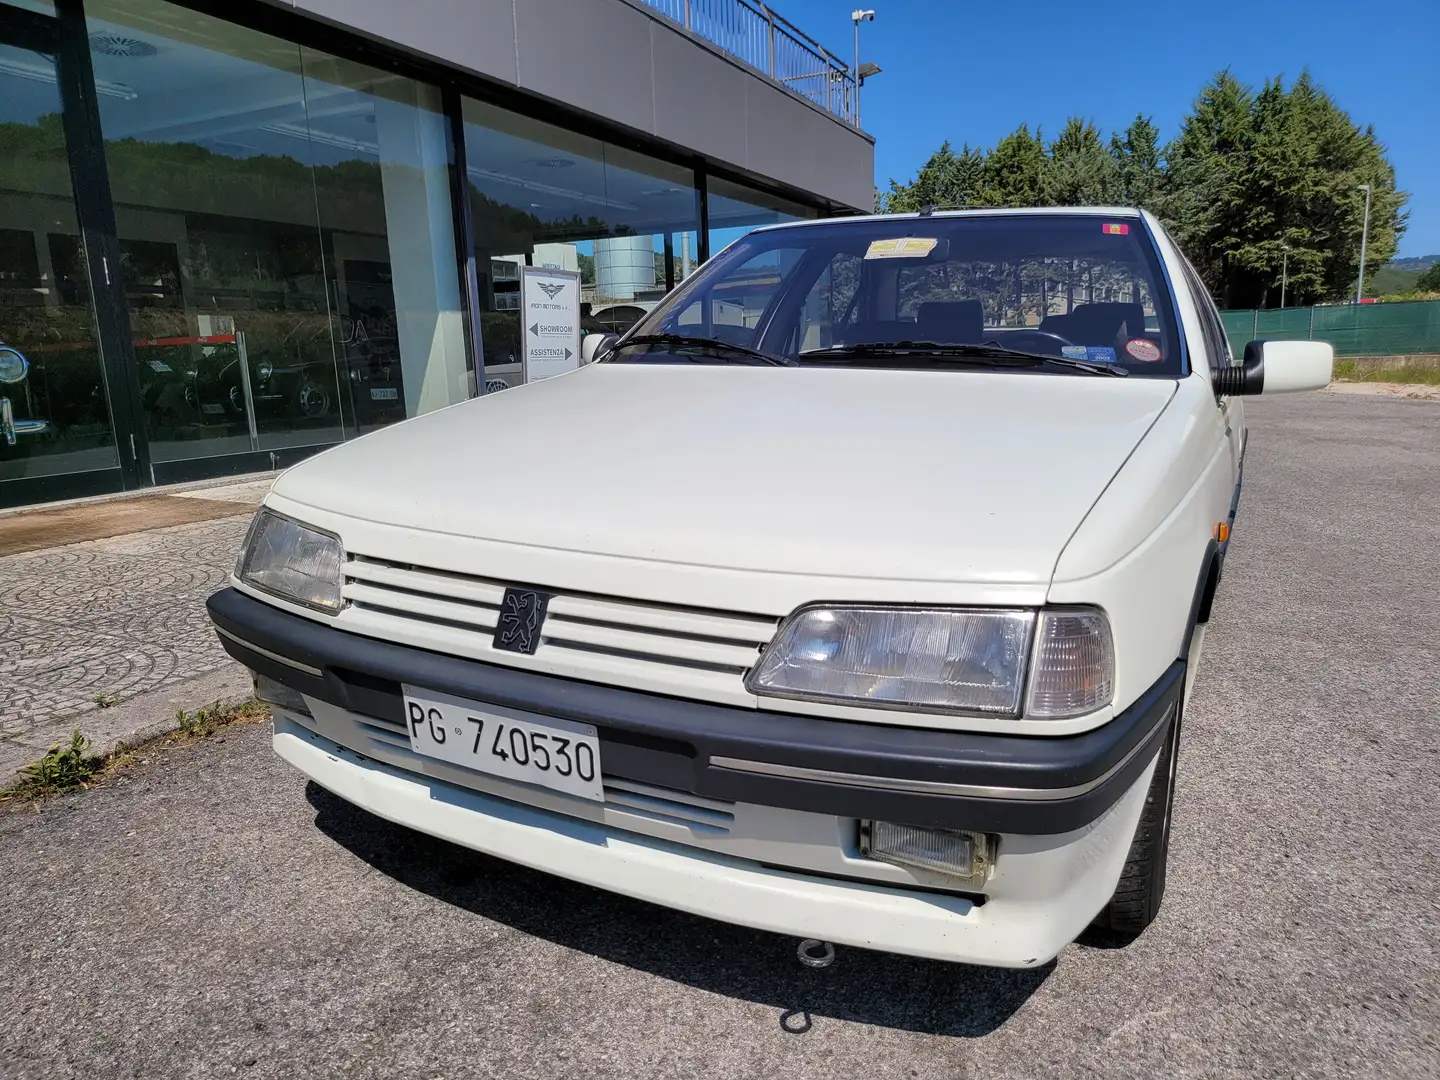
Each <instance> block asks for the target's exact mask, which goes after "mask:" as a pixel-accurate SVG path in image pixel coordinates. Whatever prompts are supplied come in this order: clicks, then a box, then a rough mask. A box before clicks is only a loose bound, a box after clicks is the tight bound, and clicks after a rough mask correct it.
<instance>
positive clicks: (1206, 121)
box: [1163, 70, 1254, 306]
mask: <svg viewBox="0 0 1440 1080" xmlns="http://www.w3.org/2000/svg"><path fill="white" fill-rule="evenodd" d="M1253 102H1254V94H1253V92H1252V91H1251V89H1250V88H1249V87H1248V86H1245V85H1244V84H1243V83H1241V82H1240V81H1239V80H1238V79H1236V78H1235V77H1234V76H1233V75H1231V74H1230V72H1229V71H1228V70H1225V71H1222V72H1220V73H1219V74H1217V75H1216V76H1215V77H1214V78H1213V79H1211V80H1210V82H1209V83H1208V84H1207V85H1206V86H1205V87H1204V88H1202V89H1201V91H1200V95H1199V96H1198V97H1197V98H1196V99H1195V103H1194V105H1193V106H1192V108H1191V112H1190V115H1189V116H1187V117H1186V118H1185V119H1184V121H1182V122H1181V125H1180V134H1179V135H1177V136H1176V137H1175V140H1174V141H1173V142H1172V143H1171V144H1170V145H1169V146H1168V147H1167V148H1166V150H1165V158H1166V161H1167V163H1168V167H1167V169H1166V176H1165V183H1164V185H1163V187H1164V189H1165V211H1166V214H1165V217H1166V224H1167V225H1168V226H1169V227H1170V228H1172V229H1173V230H1174V232H1175V234H1176V239H1177V240H1178V241H1179V243H1180V246H1181V247H1183V248H1184V249H1185V250H1186V252H1187V253H1188V254H1189V256H1190V260H1191V262H1192V263H1193V264H1194V265H1195V268H1196V270H1198V271H1199V272H1200V276H1201V277H1202V278H1203V279H1204V280H1205V283H1206V284H1207V285H1208V286H1209V287H1210V289H1211V291H1212V292H1213V293H1214V294H1215V296H1216V299H1217V300H1220V301H1221V304H1222V306H1228V305H1227V304H1226V301H1227V299H1228V297H1227V296H1226V295H1225V289H1224V284H1225V281H1226V274H1227V272H1228V266H1229V263H1228V254H1227V253H1228V252H1229V250H1230V249H1231V247H1232V246H1233V245H1234V243H1235V241H1236V238H1237V237H1238V235H1239V232H1240V223H1239V220H1238V217H1239V214H1240V211H1241V206H1242V204H1241V196H1240V186H1241V183H1242V180H1243V177H1244V171H1245V162H1246V156H1247V154H1248V153H1249V149H1250V137H1251V125H1250V113H1251V107H1252V105H1253Z"/></svg>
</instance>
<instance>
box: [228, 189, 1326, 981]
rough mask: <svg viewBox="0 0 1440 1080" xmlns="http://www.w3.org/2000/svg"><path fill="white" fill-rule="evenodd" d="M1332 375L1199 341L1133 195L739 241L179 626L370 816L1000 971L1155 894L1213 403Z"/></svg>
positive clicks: (414, 452) (1216, 537)
mask: <svg viewBox="0 0 1440 1080" xmlns="http://www.w3.org/2000/svg"><path fill="white" fill-rule="evenodd" d="M737 307H738V308H739V309H741V310H743V313H744V318H743V319H738V320H737V319H734V318H731V317H729V315H728V314H727V315H726V317H724V318H716V317H715V316H716V313H717V312H722V311H724V312H728V313H731V314H733V311H734V310H735V309H737ZM737 323H738V324H741V325H737ZM592 345H593V343H592ZM1331 363H1332V354H1331V350H1330V348H1329V347H1328V346H1326V345H1322V344H1318V343H1314V342H1252V343H1251V344H1250V345H1249V346H1247V347H1246V349H1245V355H1244V357H1243V359H1239V360H1237V359H1233V358H1232V356H1231V354H1230V352H1229V349H1228V347H1227V345H1226V341H1225V335H1224V332H1223V330H1222V328H1221V324H1220V319H1219V317H1218V315H1217V314H1216V311H1215V308H1214V305H1213V304H1212V303H1211V301H1210V298H1209V297H1208V296H1207V294H1206V291H1205V289H1204V288H1203V286H1202V285H1201V284H1200V282H1199V280H1198V279H1197V277H1196V275H1195V273H1194V271H1193V270H1192V269H1191V267H1190V266H1189V264H1188V263H1187V262H1186V261H1185V258H1184V257H1183V255H1182V254H1181V253H1180V251H1179V250H1177V248H1176V246H1175V245H1174V244H1173V243H1172V242H1171V241H1170V239H1169V238H1168V237H1167V236H1166V234H1165V231H1164V230H1163V229H1162V228H1161V226H1160V224H1159V223H1158V222H1157V221H1156V220H1155V219H1154V218H1152V217H1150V216H1149V215H1146V214H1142V213H1139V212H1137V211H1134V210H1124V209H1103V210H1102V209H1084V210H1074V209H1066V210H1020V211H976V212H964V213H933V214H929V215H925V214H921V215H907V216H882V217H870V218H852V219H844V220H829V221H821V222H802V223H797V224H793V225H782V226H776V227H772V228H765V229H761V230H758V231H756V232H753V233H751V234H749V235H748V236H746V237H744V238H743V239H741V240H740V241H738V242H737V243H735V244H734V245H732V246H731V247H729V248H728V249H726V251H725V252H723V253H722V254H721V255H719V256H717V257H716V258H714V259H713V260H711V262H709V263H708V264H707V265H706V266H704V267H703V268H702V269H701V270H700V271H699V272H697V273H696V274H695V275H694V276H693V277H691V278H690V279H689V280H687V281H686V282H685V283H684V284H683V285H682V286H681V287H679V288H678V289H677V290H676V291H675V292H673V293H672V294H671V295H669V296H668V297H667V298H666V299H665V300H664V301H663V302H662V303H660V304H659V305H658V306H657V307H656V308H655V310H654V311H652V312H651V313H650V314H649V315H648V316H647V317H646V318H645V319H644V320H643V321H642V322H641V323H640V324H638V325H637V326H636V327H635V328H634V329H633V330H632V331H631V332H630V333H629V334H628V335H627V336H626V337H625V338H623V339H621V340H620V341H619V342H618V344H616V343H614V342H609V343H607V347H606V349H604V350H602V351H601V355H600V358H599V361H598V362H596V363H592V364H587V365H586V366H584V367H582V368H580V369H579V370H578V371H575V372H574V373H571V374H567V375H563V376H560V377H557V378H553V379H549V380H546V381H543V382H539V383H536V384H533V385H529V386H525V387H523V388H519V389H515V390H511V391H509V392H507V393H504V394H500V395H495V396H493V397H485V398H481V399H479V400H475V401H470V402H467V403H465V404H462V405H458V406H455V407H453V408H449V409H445V410H442V411H440V412H437V413H433V414H430V415H427V416H423V417H420V418H418V419H415V420H411V421H408V422H406V423H403V424H400V425H398V426H395V427H390V428H386V429H384V430H382V431H379V432H376V433H375V434H372V435H368V436H366V437H365V438H363V439H360V440H358V441H356V442H352V443H347V444H345V445H343V446H340V447H338V448H335V449H333V450H330V451H328V452H327V453H325V454H322V455H321V456H319V457H316V458H313V459H311V460H309V461H307V462H305V463H304V464H302V465H299V466H298V467H296V468H294V469H292V470H290V471H289V472H287V473H285V474H284V475H283V476H282V477H280V479H279V480H278V481H277V482H276V484H275V486H274V489H273V490H272V492H271V493H270V495H269V496H268V497H267V499H266V501H265V506H264V507H263V508H262V510H261V511H260V513H259V514H258V516H257V518H256V520H255V523H254V525H253V527H252V528H251V530H250V534H249V537H248V539H247V541H246V545H245V549H244V551H243V552H242V553H241V556H240V559H239V562H238V564H237V567H236V572H235V576H234V578H233V581H232V587H231V588H229V589H227V590H225V591H222V592H220V593H218V594H216V595H215V596H214V597H212V598H211V600H210V603H209V609H210V613H211V615H212V617H213V619H214V622H215V624H216V626H217V628H218V630H219V632H220V635H221V637H222V638H223V640H224V644H225V647H226V648H227V649H228V650H229V652H230V653H231V654H232V655H233V656H235V657H236V658H237V659H239V660H240V661H242V662H243V663H245V664H246V665H248V666H249V667H250V668H252V669H253V670H254V671H255V673H256V683H257V687H258V690H259V693H260V695H261V696H262V697H263V698H264V699H265V700H267V701H269V702H270V703H271V704H272V705H273V706H274V748H275V751H276V752H277V753H278V754H280V756H281V757H283V758H284V759H285V760H286V761H288V762H290V763H291V764H293V765H294V766H295V767H296V768H298V769H299V770H300V771H301V772H303V773H304V774H305V775H307V776H309V777H311V778H312V779H313V780H314V781H316V782H317V783H319V784H320V785H322V786H324V787H326V788H328V789H329V790H331V791H332V792H334V793H336V794H337V795H339V796H340V797H341V798H343V799H347V800H349V801H350V802H352V803H354V804H356V805H357V806H361V807H363V808H365V809H366V810H368V811H370V812H372V813H374V814H377V815H379V816H380V817H382V818H386V819H389V820H390V821H393V822H398V823H400V824H402V825H406V826H409V827H411V828H414V829H418V830H420V831H422V832H425V833H429V834H431V835H433V836H437V837H442V838H444V839H446V840H449V841H453V842H454V843H456V844H460V845H463V846H465V847H469V848H474V849H476V850H478V851H483V852H488V853H489V854H491V855H495V856H498V857H500V858H502V859H508V860H512V861H514V862H517V863H523V864H525V865H527V866H531V867H535V868H537V869H540V870H544V871H548V872H550V873H553V874H558V875H561V876H563V877H567V878H572V879H574V880H577V881H582V882H587V883H589V884H591V885H594V886H597V887H599V888H602V889H609V890H613V891H615V892H619V893H624V894H626V895H629V896H634V897H639V898H641V899H645V900H650V901H654V902H655V903H657V904H661V905H665V906H668V907H673V908H678V909H681V910H684V911H688V912H694V913H698V914H701V915H707V916H710V917H713V918H716V919H722V920H726V921H729V922H733V923H739V924H742V925H745V926H751V927H758V928H761V929H765V930H770V931H776V932H779V933H784V934H790V935H795V936H796V937H801V938H807V939H819V940H821V941H825V942H834V943H842V944H849V945H855V946H862V947H865V948H872V949H882V950H889V951H893V952H898V953H907V954H911V955H915V956H923V957H932V958H937V959H942V960H954V961H964V962H968V963H975V964H991V965H1000V966H1009V967H1031V966H1035V965H1038V964H1043V963H1045V962H1046V961H1048V960H1050V959H1051V958H1052V957H1054V956H1055V955H1056V954H1057V953H1058V952H1059V951H1060V950H1061V949H1062V948H1063V947H1064V946H1065V945H1066V944H1067V943H1068V942H1070V941H1071V940H1073V939H1074V938H1075V937H1076V936H1077V935H1078V934H1080V933H1081V932H1082V931H1083V930H1085V928H1086V927H1087V926H1089V925H1091V924H1092V923H1095V922H1097V921H1098V922H1099V924H1101V925H1103V926H1105V927H1108V928H1110V929H1112V930H1115V931H1118V932H1120V933H1122V934H1137V933H1139V932H1140V931H1141V930H1142V929H1143V928H1144V927H1145V926H1146V925H1147V924H1148V923H1149V922H1150V921H1151V920H1153V919H1154V918H1155V916H1156V912H1157V910H1158V908H1159V906H1160V901H1161V896H1162V894H1163V892H1164V889H1165V866H1166V851H1167V848H1168V845H1169V842H1170V813H1171V807H1172V805H1173V802H1174V797H1175V788H1176V756H1177V750H1178V746H1179V737H1180V729H1181V721H1182V718H1183V715H1184V707H1185V699H1186V695H1187V693H1188V690H1189V686H1190V683H1191V677H1192V676H1193V673H1194V670H1195V664H1196V662H1197V659H1198V657H1199V653H1200V644H1201V640H1202V630H1203V627H1204V625H1205V623H1206V621H1207V620H1208V619H1209V617H1210V612H1211V604H1212V601H1213V598H1214V596H1215V589H1216V586H1217V585H1218V583H1219V581H1220V577H1221V571H1222V569H1223V566H1224V558H1225V551H1226V544H1227V542H1228V540H1229V536H1230V529H1231V526H1232V523H1233V519H1234V515H1235V508H1236V505H1237V503H1238V500H1239V495H1240V480H1241V466H1242V460H1243V456H1244V450H1245V424H1244V416H1243V412H1242V409H1241V397H1242V396H1243V395H1246V394H1256V393H1267V394H1268V393H1273V392H1283V391H1290V390H1301V389H1307V388H1315V387H1320V386H1323V385H1325V384H1326V383H1327V382H1328V380H1329V377H1330V370H1331ZM502 456H503V457H504V458H505V460H506V461H509V462H511V463H512V466H513V467H511V468H509V469H506V470H504V472H503V473H496V472H495V471H494V470H493V469H488V468H486V467H485V463H486V462H488V461H493V460H495V459H496V458H497V457H502Z"/></svg>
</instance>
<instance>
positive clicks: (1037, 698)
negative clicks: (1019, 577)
mask: <svg viewBox="0 0 1440 1080" xmlns="http://www.w3.org/2000/svg"><path fill="white" fill-rule="evenodd" d="M1114 697H1115V644H1114V642H1113V641H1112V639H1111V637H1110V622H1109V620H1108V619H1106V618H1105V614H1104V613H1103V612H1101V611H1095V610H1064V609H1058V610H1053V611H1042V612H1041V613H1040V625H1039V627H1038V628H1037V630H1036V632H1035V660H1034V665H1033V669H1032V671H1031V673H1030V693H1029V697H1028V698H1027V701H1026V705H1025V716H1026V718H1027V719H1036V720H1064V719H1066V718H1068V717H1071V716H1083V715H1084V714H1085V713H1089V712H1094V711H1095V710H1096V709H1100V708H1103V707H1104V706H1106V705H1109V704H1110V702H1111V701H1112V700H1113V699H1114Z"/></svg>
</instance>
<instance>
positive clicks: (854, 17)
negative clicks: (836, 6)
mask: <svg viewBox="0 0 1440 1080" xmlns="http://www.w3.org/2000/svg"><path fill="white" fill-rule="evenodd" d="M850 20H851V22H857V23H859V22H874V21H875V12H874V11H861V10H860V9H858V8H857V9H856V10H854V11H852V12H851V13H850Z"/></svg>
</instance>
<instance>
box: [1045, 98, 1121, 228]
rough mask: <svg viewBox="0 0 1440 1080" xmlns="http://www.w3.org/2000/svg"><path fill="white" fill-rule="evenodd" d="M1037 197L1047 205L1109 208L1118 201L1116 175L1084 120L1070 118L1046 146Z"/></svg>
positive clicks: (1094, 130) (1093, 129)
mask: <svg viewBox="0 0 1440 1080" xmlns="http://www.w3.org/2000/svg"><path fill="white" fill-rule="evenodd" d="M1041 198H1042V200H1043V201H1044V202H1045V203H1046V204H1047V205H1050V206H1111V205H1114V204H1115V203H1117V202H1119V201H1120V172H1119V169H1118V168H1117V167H1116V163H1115V159H1114V158H1113V157H1111V156H1110V154H1109V153H1107V152H1106V150H1105V146H1104V144H1103V143H1102V142H1101V141H1100V131H1099V129H1098V128H1096V126H1095V125H1094V124H1093V123H1091V122H1090V121H1088V120H1081V119H1080V118H1079V117H1078V116H1072V117H1071V118H1070V119H1068V120H1066V121H1065V126H1064V127H1063V128H1061V129H1060V134H1059V135H1057V136H1056V137H1055V141H1054V142H1052V143H1051V144H1050V156H1049V162H1048V165H1047V167H1046V169H1045V171H1044V174H1043V177H1042V183H1041Z"/></svg>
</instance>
